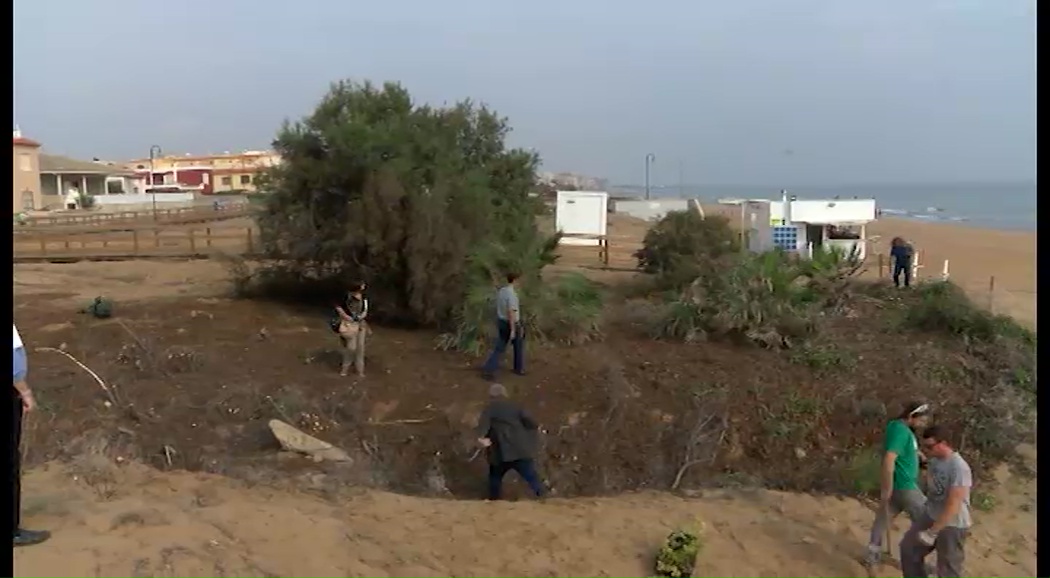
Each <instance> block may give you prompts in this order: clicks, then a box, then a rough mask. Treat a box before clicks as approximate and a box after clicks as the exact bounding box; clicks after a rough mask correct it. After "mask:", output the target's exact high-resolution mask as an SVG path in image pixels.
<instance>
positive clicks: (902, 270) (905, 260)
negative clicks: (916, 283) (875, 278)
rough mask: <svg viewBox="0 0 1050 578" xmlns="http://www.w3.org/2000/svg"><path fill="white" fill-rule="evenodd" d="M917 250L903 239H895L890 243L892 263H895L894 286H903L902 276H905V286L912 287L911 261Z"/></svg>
mask: <svg viewBox="0 0 1050 578" xmlns="http://www.w3.org/2000/svg"><path fill="white" fill-rule="evenodd" d="M914 256H915V250H914V249H912V246H911V245H909V244H908V243H907V242H906V241H905V240H904V239H902V238H901V237H894V238H893V241H891V242H890V261H891V262H892V263H893V285H894V286H896V287H900V286H901V275H902V274H903V275H904V286H905V287H911V261H912V258H913V257H914Z"/></svg>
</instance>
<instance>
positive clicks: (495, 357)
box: [481, 273, 525, 379]
mask: <svg viewBox="0 0 1050 578" xmlns="http://www.w3.org/2000/svg"><path fill="white" fill-rule="evenodd" d="M517 280H518V276H517V274H515V273H508V274H507V284H506V285H504V286H503V287H501V288H500V290H499V292H498V293H497V294H496V331H497V335H496V344H495V347H493V349H492V354H491V355H489V358H488V360H487V361H485V365H484V366H483V367H482V370H481V372H482V375H484V376H485V378H486V379H493V378H495V376H496V370H497V369H499V362H500V358H502V357H503V352H505V351H506V350H507V344H508V343H509V344H511V346H512V347H513V349H514V373H516V374H518V375H525V341H524V340H525V335H524V333H525V332H524V327H525V326H524V324H523V323H522V322H521V306H520V305H519V304H518V293H517V291H516V290H515V283H516V282H517Z"/></svg>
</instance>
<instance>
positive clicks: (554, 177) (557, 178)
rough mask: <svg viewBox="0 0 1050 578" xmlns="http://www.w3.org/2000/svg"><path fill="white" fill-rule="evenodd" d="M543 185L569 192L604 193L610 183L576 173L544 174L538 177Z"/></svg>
mask: <svg viewBox="0 0 1050 578" xmlns="http://www.w3.org/2000/svg"><path fill="white" fill-rule="evenodd" d="M536 177H537V180H539V182H540V184H541V185H549V186H551V187H553V188H554V189H560V190H569V191H604V190H605V189H606V188H607V186H608V183H607V182H606V180H605V179H599V178H597V177H588V176H586V175H579V174H576V173H550V172H543V173H539V174H538V175H536Z"/></svg>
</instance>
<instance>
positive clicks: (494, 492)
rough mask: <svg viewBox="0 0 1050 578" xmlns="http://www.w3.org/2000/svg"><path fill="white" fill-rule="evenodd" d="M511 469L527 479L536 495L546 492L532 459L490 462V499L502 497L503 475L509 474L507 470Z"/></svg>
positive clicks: (526, 481)
mask: <svg viewBox="0 0 1050 578" xmlns="http://www.w3.org/2000/svg"><path fill="white" fill-rule="evenodd" d="M511 470H514V471H515V472H518V475H519V476H521V479H523V480H525V483H527V484H528V485H529V488H530V489H531V490H532V493H533V494H536V497H540V496H542V495H543V494H544V493H545V492H546V489H545V488H544V487H543V482H541V481H540V476H539V474H537V473H536V466H535V465H534V464H533V463H532V460H514V461H513V462H500V463H499V464H489V499H490V500H498V499H500V496H501V495H502V491H503V476H505V475H507V472H509V471H511Z"/></svg>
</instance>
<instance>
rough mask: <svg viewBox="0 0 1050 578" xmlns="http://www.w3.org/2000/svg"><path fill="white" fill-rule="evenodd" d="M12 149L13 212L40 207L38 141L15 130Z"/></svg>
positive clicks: (41, 205) (41, 203)
mask: <svg viewBox="0 0 1050 578" xmlns="http://www.w3.org/2000/svg"><path fill="white" fill-rule="evenodd" d="M12 145H13V146H12V149H13V151H14V194H13V195H12V196H13V197H14V199H13V200H14V212H15V213H21V212H22V211H32V210H35V209H40V208H42V207H43V206H44V205H43V199H41V195H40V143H38V142H35V141H32V140H29V139H27V138H24V137H22V135H21V133H19V132H18V131H17V130H16V131H15V135H14V140H13V141H12Z"/></svg>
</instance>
